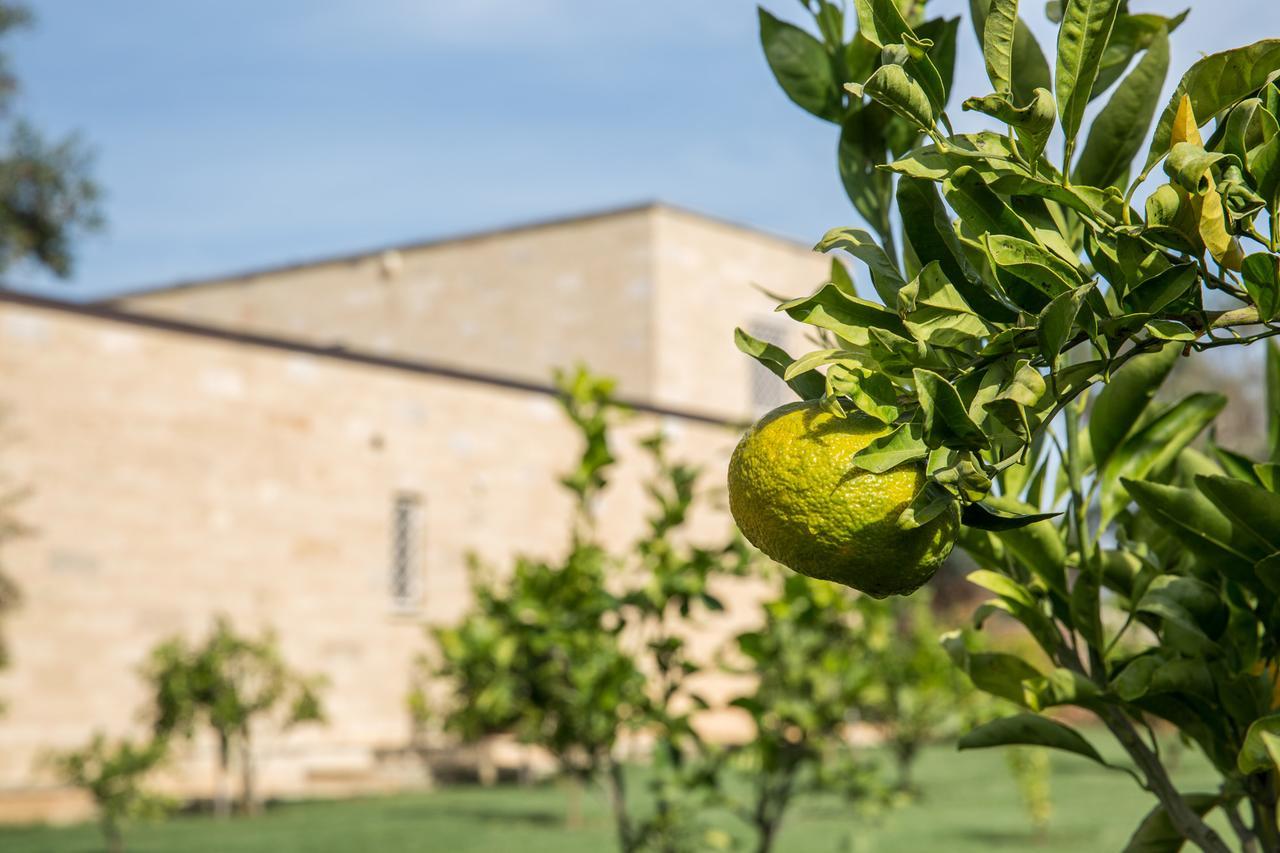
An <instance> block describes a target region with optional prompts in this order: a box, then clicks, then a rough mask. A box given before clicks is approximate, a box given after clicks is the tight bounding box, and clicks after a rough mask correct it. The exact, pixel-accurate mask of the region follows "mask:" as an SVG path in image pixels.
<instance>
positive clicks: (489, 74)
mask: <svg viewBox="0 0 1280 853" xmlns="http://www.w3.org/2000/svg"><path fill="white" fill-rule="evenodd" d="M766 5H767V6H769V7H770V8H771V9H772V10H773V11H774V12H775V13H777V14H779V15H781V16H784V17H791V18H793V19H794V18H796V17H798V14H797V13H799V12H800V11H801V10H800V8H799V4H797V3H795V2H793V0H771V2H769V3H767V4H766ZM1132 5H1133V8H1134V9H1135V10H1138V11H1162V12H1166V13H1171V12H1174V11H1177V10H1178V9H1179V8H1181V7H1177V6H1175V5H1164V4H1157V3H1153V2H1147V0H1134V2H1133V4H1132ZM1269 5H1270V2H1268V0H1218V2H1216V3H1212V4H1209V3H1203V2H1202V3H1201V4H1200V7H1199V8H1196V9H1193V10H1192V16H1191V18H1190V19H1189V20H1188V22H1187V24H1185V25H1184V26H1183V28H1182V29H1181V30H1180V31H1179V32H1178V33H1176V34H1175V37H1174V72H1175V73H1174V74H1171V77H1176V74H1177V73H1180V71H1181V69H1182V68H1184V67H1185V66H1186V65H1187V64H1189V63H1190V62H1192V61H1194V59H1195V58H1196V56H1197V53H1196V50H1197V49H1198V50H1204V51H1214V50H1221V49H1224V48H1227V47H1232V46H1235V45H1238V44H1243V43H1246V42H1249V41H1253V40H1255V39H1257V38H1261V37H1263V36H1272V35H1280V20H1277V16H1276V14H1275V12H1273V11H1264V10H1266V9H1267V7H1268V6H1269ZM33 6H34V10H35V12H36V14H37V16H38V21H37V25H36V27H35V28H34V29H33V30H30V31H27V32H23V33H20V34H18V35H16V36H14V37H12V38H11V39H10V41H9V49H10V51H11V54H12V59H13V63H14V65H15V67H16V70H17V72H18V74H19V76H20V77H21V79H22V82H23V92H22V95H21V98H20V101H19V104H20V111H21V112H22V113H24V114H25V115H28V116H30V117H31V118H32V119H34V120H35V121H36V122H37V124H39V125H40V126H41V127H43V128H44V129H46V130H47V131H49V132H65V131H70V130H75V129H78V130H80V131H82V132H83V134H84V136H85V138H86V139H87V141H88V142H89V143H90V144H91V145H92V147H93V148H94V149H95V151H96V152H97V163H96V174H97V176H98V178H99V180H100V182H101V183H102V185H103V187H104V189H105V191H106V198H105V204H104V207H105V212H106V214H107V218H108V220H109V224H108V227H107V229H106V230H105V231H104V232H103V233H101V234H98V235H94V236H92V237H91V238H89V239H88V240H87V241H85V242H84V243H83V244H82V247H81V250H80V257H79V263H78V267H77V271H76V274H75V276H74V278H73V279H72V280H71V281H70V282H68V283H51V282H49V281H47V280H42V279H40V278H39V276H37V275H34V274H32V273H31V272H30V271H18V272H17V274H16V275H13V276H11V278H12V279H13V282H14V284H16V285H17V286H20V287H24V288H28V289H34V290H38V291H40V292H45V293H51V294H55V295H60V296H64V297H68V298H78V299H80V298H91V297H94V296H100V295H105V294H108V293H113V292H119V291H123V290H128V289H132V288H137V287H144V286H154V285H159V284H163V283H166V282H170V281H174V280H179V279H188V278H197V277H202V276H209V275H215V274H219V273H225V272H232V271H238V270H243V269H249V268H253V267H256V266H264V265H271V264H276V263H282V262H289V261H296V260H302V259H307V258H315V257H321V256H325V255H331V254H338V253H343V252H350V251H354V250H359V249H362V248H366V247H371V246H379V245H385V244H389V243H397V242H409V241H413V240H417V239H424V238H432V237H440V236H446V235H449V234H454V233H463V232H468V231H474V230H480V229H485V228H490V227H495V226H500V225H504V224H509V223H513V222H520V221H525V220H530V219H540V218H545V217H553V216H558V215H563V214H569V213H577V212H582V211H587V210H592V209H596V208H605V207H610V206H616V205H621V204H628V203H633V202H636V201H640V200H646V199H660V200H663V201H667V202H671V203H676V204H680V205H684V206H687V207H692V208H694V209H697V210H701V211H705V212H707V213H711V214H715V215H718V216H723V217H727V218H730V219H734V220H738V221H741V222H744V223H746V224H750V225H754V226H758V227H761V228H764V229H767V230H770V231H774V232H778V233H781V234H784V235H787V236H791V237H795V238H798V239H802V240H806V241H807V240H814V239H816V238H817V237H819V236H821V234H822V232H823V231H824V230H825V229H826V228H828V227H830V226H833V225H841V224H848V223H850V222H853V221H855V219H854V216H853V213H852V211H851V209H850V207H849V205H848V202H847V201H846V200H845V198H844V195H843V192H842V190H841V189H840V187H839V182H838V179H837V177H836V173H835V166H834V162H833V156H834V154H833V151H834V147H835V129H834V128H833V127H832V126H830V125H827V124H824V123H822V122H820V121H818V120H817V119H813V118H811V117H809V116H808V115H806V114H805V113H803V112H801V111H800V110H799V109H798V108H795V107H793V106H792V105H791V104H790V103H789V102H788V101H787V100H786V99H785V97H784V96H783V95H782V94H781V92H779V91H778V90H777V88H776V86H775V84H774V82H773V80H772V77H771V76H770V75H769V72H768V69H767V68H766V66H765V64H764V61H763V59H762V58H761V56H760V52H759V48H758V46H757V43H756V17H755V11H754V4H753V3H751V2H746V0H417V2H412V1H411V0H270V2H261V0H259V2H246V0H225V1H224V2H219V3H214V2H210V0H204V2H195V0H184V2H174V0H117V2H112V3H85V2H78V3H73V2H66V0H60V2H53V0H45V2H35V3H34V4H33ZM1024 6H1025V7H1027V9H1026V12H1025V14H1026V15H1027V16H1028V17H1029V18H1030V20H1031V22H1032V23H1033V26H1034V27H1035V28H1036V29H1037V30H1038V31H1040V33H1041V41H1042V44H1045V45H1046V46H1049V45H1051V44H1052V32H1051V29H1050V25H1049V24H1047V22H1045V21H1044V20H1043V16H1042V15H1041V14H1040V11H1039V10H1040V4H1039V3H1037V2H1035V0H1031V2H1028V3H1025V4H1024ZM966 8H967V3H965V2H963V0H944V2H935V3H932V4H931V9H933V10H934V12H935V14H936V13H945V14H948V15H952V14H960V12H961V10H962V9H966ZM1260 26H1262V27H1263V28H1264V29H1265V30H1266V31H1265V32H1260V31H1259V27H1260ZM962 32H963V35H964V38H963V39H962V52H961V55H960V65H961V71H960V75H959V83H958V89H957V95H961V94H984V93H985V92H986V91H988V89H989V86H988V84H987V83H986V80H985V77H984V75H983V72H982V65H981V59H980V56H979V54H978V52H977V49H976V46H975V45H974V42H973V40H972V36H971V33H970V31H969V30H968V24H967V21H966V23H965V29H964V30H963V31H962ZM1193 43H1194V48H1193V46H1192V45H1193ZM1173 82H1174V81H1170V83H1169V85H1170V86H1172V84H1173ZM955 100H956V101H957V102H958V100H959V97H957V98H956V99H955Z"/></svg>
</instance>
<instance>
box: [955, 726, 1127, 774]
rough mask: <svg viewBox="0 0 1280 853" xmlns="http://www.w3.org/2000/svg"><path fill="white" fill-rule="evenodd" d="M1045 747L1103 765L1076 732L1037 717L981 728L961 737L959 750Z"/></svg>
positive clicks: (1090, 746) (1088, 744) (1100, 758)
mask: <svg viewBox="0 0 1280 853" xmlns="http://www.w3.org/2000/svg"><path fill="white" fill-rule="evenodd" d="M1015 744H1021V745H1025V746H1044V747H1048V748H1050V749H1058V750H1062V751H1064V752H1071V753H1074V754H1076V755H1081V756H1084V757H1085V758H1088V759H1090V760H1091V761H1096V762H1098V763H1099V764H1104V763H1105V762H1104V761H1103V760H1102V756H1101V755H1099V754H1098V751H1097V750H1096V749H1094V748H1093V745H1092V744H1090V743H1089V742H1088V741H1087V740H1085V739H1084V737H1083V736H1081V734H1080V733H1079V732H1077V731H1076V730H1075V729H1073V728H1070V727H1068V726H1065V725H1063V724H1062V723H1058V722H1055V721H1053V720H1050V719H1048V718H1047V717H1041V716H1040V715H1038V714H1015V715H1013V716H1012V717H1001V718H1000V719H998V720H992V721H991V722H989V723H986V724H984V725H981V726H978V727H977V728H976V729H974V730H973V731H971V732H969V733H968V734H966V735H964V736H963V737H961V738H960V742H959V744H958V747H959V748H960V749H985V748H987V747H992V746H1013V745H1015Z"/></svg>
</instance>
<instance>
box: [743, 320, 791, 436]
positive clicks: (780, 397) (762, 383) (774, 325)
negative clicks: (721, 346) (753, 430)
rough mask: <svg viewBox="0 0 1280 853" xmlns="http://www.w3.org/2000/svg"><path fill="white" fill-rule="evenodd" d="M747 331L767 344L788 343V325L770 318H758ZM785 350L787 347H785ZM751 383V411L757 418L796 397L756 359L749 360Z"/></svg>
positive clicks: (750, 324) (748, 326) (749, 325)
mask: <svg viewBox="0 0 1280 853" xmlns="http://www.w3.org/2000/svg"><path fill="white" fill-rule="evenodd" d="M747 331H748V332H750V333H751V336H752V337H754V338H759V339H760V340H762V341H765V342H766V343H771V344H777V345H779V346H783V345H784V344H785V343H786V336H787V329H786V325H785V324H783V323H780V322H778V321H777V320H775V319H773V318H772V317H770V318H763V317H761V318H757V319H755V320H753V321H751V322H750V323H748V324H747ZM784 349H785V346H784ZM748 361H749V364H750V367H749V370H750V371H751V373H750V379H749V381H750V383H751V411H752V412H753V414H754V415H755V416H756V417H759V416H760V415H763V414H764V413H765V412H768V411H770V410H772V409H776V408H777V407H778V406H781V405H782V404H783V403H789V402H791V401H792V400H793V399H795V396H794V395H793V394H792V393H791V391H790V389H788V388H787V385H786V383H785V382H783V381H782V380H781V379H779V378H778V377H777V376H776V375H775V374H774V373H773V372H772V371H771V370H769V369H768V368H767V367H765V366H764V365H762V364H760V363H759V362H758V361H756V360H755V359H748Z"/></svg>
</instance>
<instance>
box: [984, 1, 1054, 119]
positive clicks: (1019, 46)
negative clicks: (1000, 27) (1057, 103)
mask: <svg viewBox="0 0 1280 853" xmlns="http://www.w3.org/2000/svg"><path fill="white" fill-rule="evenodd" d="M990 5H991V3H990V0H969V11H970V18H971V20H972V21H973V28H974V32H975V33H976V34H977V36H978V43H979V44H983V43H984V41H985V35H986V23H987V13H988V10H989V8H990ZM1010 77H1011V78H1012V80H1011V82H1012V88H1013V98H1014V101H1015V103H1018V104H1028V103H1030V102H1031V101H1032V100H1034V99H1035V90H1036V89H1046V90H1048V89H1051V88H1053V76H1052V74H1051V72H1050V71H1049V63H1048V61H1047V60H1046V59H1045V58H1044V51H1042V50H1041V49H1040V45H1039V44H1037V43H1036V39H1035V36H1034V35H1032V34H1031V29H1030V28H1029V27H1028V26H1027V24H1026V22H1025V21H1023V20H1022V19H1021V18H1019V19H1018V21H1017V23H1016V24H1015V27H1014V34H1013V58H1012V70H1011V73H1010Z"/></svg>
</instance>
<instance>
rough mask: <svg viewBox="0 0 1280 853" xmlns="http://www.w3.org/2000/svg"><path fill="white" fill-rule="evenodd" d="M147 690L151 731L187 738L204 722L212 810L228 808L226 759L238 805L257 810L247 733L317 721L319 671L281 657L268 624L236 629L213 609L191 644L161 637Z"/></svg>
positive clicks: (320, 715) (153, 654)
mask: <svg viewBox="0 0 1280 853" xmlns="http://www.w3.org/2000/svg"><path fill="white" fill-rule="evenodd" d="M145 675H146V677H147V679H148V681H149V682H150V683H151V687H152V694H153V712H152V713H153V724H154V727H155V731H156V736H157V738H160V739H168V738H171V737H173V736H181V737H186V738H190V737H192V736H193V735H194V734H195V731H196V728H197V726H199V725H200V724H204V725H206V726H208V727H209V728H211V729H212V730H213V732H214V734H215V735H216V737H217V742H218V768H219V783H218V790H217V791H216V792H215V796H214V807H215V811H216V813H217V814H218V815H219V816H223V817H225V816H227V815H229V814H230V813H231V798H230V796H229V794H228V788H229V784H228V780H229V774H230V771H231V765H232V761H233V759H234V760H237V761H238V762H239V767H240V805H241V809H242V810H243V812H244V813H245V814H253V813H254V812H256V811H257V808H258V800H257V792H256V789H255V786H254V779H255V772H256V768H255V764H254V754H253V736H254V730H255V727H258V726H261V725H262V724H264V723H271V724H275V725H276V726H278V727H279V728H281V729H284V728H288V727H291V726H295V725H299V724H301V723H312V722H323V721H324V713H323V710H322V709H321V704H320V697H319V691H320V688H321V687H322V686H323V679H321V678H318V677H315V676H304V675H301V674H299V673H297V672H295V671H293V670H292V669H290V668H289V666H288V665H287V664H286V663H285V661H284V659H283V657H282V656H281V654H280V648H279V644H278V642H277V640H276V638H275V636H274V635H273V634H272V633H271V632H269V631H268V632H265V633H263V634H262V635H261V636H258V637H250V636H246V635H243V634H239V633H237V632H236V631H235V629H234V628H233V627H232V626H231V623H230V622H229V621H228V620H227V619H226V618H223V617H219V618H218V619H217V620H216V621H215V622H214V626H213V630H212V631H211V632H210V634H209V636H208V637H207V638H206V639H205V641H204V642H203V643H201V644H198V645H191V644H189V643H188V642H187V641H185V640H184V639H183V638H181V637H174V638H172V639H170V640H168V641H166V642H164V643H161V644H160V645H159V646H157V647H156V648H155V649H154V650H153V651H152V652H151V658H150V660H149V661H148V664H147V666H146V668H145Z"/></svg>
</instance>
